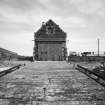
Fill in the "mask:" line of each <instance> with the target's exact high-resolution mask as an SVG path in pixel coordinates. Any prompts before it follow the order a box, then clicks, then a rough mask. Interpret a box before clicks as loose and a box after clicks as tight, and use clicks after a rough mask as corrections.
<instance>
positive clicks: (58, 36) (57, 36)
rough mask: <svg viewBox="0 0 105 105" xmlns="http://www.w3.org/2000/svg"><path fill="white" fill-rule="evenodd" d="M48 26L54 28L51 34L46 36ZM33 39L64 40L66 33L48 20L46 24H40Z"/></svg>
mask: <svg viewBox="0 0 105 105" xmlns="http://www.w3.org/2000/svg"><path fill="white" fill-rule="evenodd" d="M48 26H53V27H54V33H53V34H50V35H49V34H47V32H46V29H47V27H48ZM34 37H35V39H36V40H39V41H41V40H44V41H45V40H50V41H51V40H56V41H57V40H61V41H62V40H66V33H65V32H64V31H63V30H62V29H61V28H60V27H59V25H57V24H56V23H55V22H54V21H53V20H51V19H50V20H48V21H47V22H46V23H44V24H42V26H41V28H40V29H39V30H38V31H37V32H35V36H34Z"/></svg>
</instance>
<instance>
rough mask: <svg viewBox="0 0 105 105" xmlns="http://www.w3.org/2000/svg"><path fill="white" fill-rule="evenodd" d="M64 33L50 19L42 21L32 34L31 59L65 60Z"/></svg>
mask: <svg viewBox="0 0 105 105" xmlns="http://www.w3.org/2000/svg"><path fill="white" fill-rule="evenodd" d="M66 55H67V48H66V33H65V32H64V31H63V30H62V29H61V28H60V27H59V25H57V24H56V23H55V22H53V21H52V20H49V21H47V22H46V23H44V22H42V26H41V28H40V29H39V30H38V31H37V32H35V34H34V49H33V59H34V60H37V61H62V60H66Z"/></svg>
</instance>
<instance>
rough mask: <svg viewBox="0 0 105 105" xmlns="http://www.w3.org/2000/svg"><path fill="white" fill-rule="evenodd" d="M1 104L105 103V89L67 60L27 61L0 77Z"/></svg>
mask: <svg viewBox="0 0 105 105" xmlns="http://www.w3.org/2000/svg"><path fill="white" fill-rule="evenodd" d="M0 105H105V88H104V87H103V86H101V85H100V84H98V83H97V82H95V81H94V80H92V79H91V78H89V77H87V76H86V75H85V74H83V73H81V72H79V71H78V70H76V69H75V68H74V64H68V63H67V62H65V61H46V62H45V61H42V62H41V61H36V62H33V63H31V62H26V66H25V67H21V68H20V69H18V70H16V71H14V72H12V73H10V74H8V75H5V76H3V77H1V78H0Z"/></svg>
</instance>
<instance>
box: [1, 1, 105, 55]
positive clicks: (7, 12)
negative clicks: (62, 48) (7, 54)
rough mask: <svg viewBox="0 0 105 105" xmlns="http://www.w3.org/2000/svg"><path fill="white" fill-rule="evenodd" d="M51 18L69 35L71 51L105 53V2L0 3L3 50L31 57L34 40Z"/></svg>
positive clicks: (68, 45) (68, 44)
mask: <svg viewBox="0 0 105 105" xmlns="http://www.w3.org/2000/svg"><path fill="white" fill-rule="evenodd" d="M48 19H52V20H53V21H55V22H56V23H57V24H58V25H60V27H61V28H62V29H63V30H64V31H65V32H66V33H67V37H68V38H67V40H68V41H67V47H68V49H69V51H77V52H79V51H97V38H99V39H100V51H105V46H104V45H105V0H0V47H3V48H6V49H8V50H11V51H14V52H17V53H18V54H21V55H32V53H33V45H34V44H33V41H32V40H33V38H34V32H36V31H37V30H38V29H39V28H40V26H41V24H42V22H43V21H44V22H46V21H48Z"/></svg>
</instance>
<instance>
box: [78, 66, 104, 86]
mask: <svg viewBox="0 0 105 105" xmlns="http://www.w3.org/2000/svg"><path fill="white" fill-rule="evenodd" d="M76 69H77V70H79V71H80V72H82V73H84V74H86V75H87V76H89V77H90V78H92V79H94V80H95V81H96V82H98V83H99V84H101V85H102V86H104V87H105V77H103V76H101V75H99V74H97V73H95V72H94V71H92V70H89V69H87V68H85V67H82V66H80V65H77V66H76Z"/></svg>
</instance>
